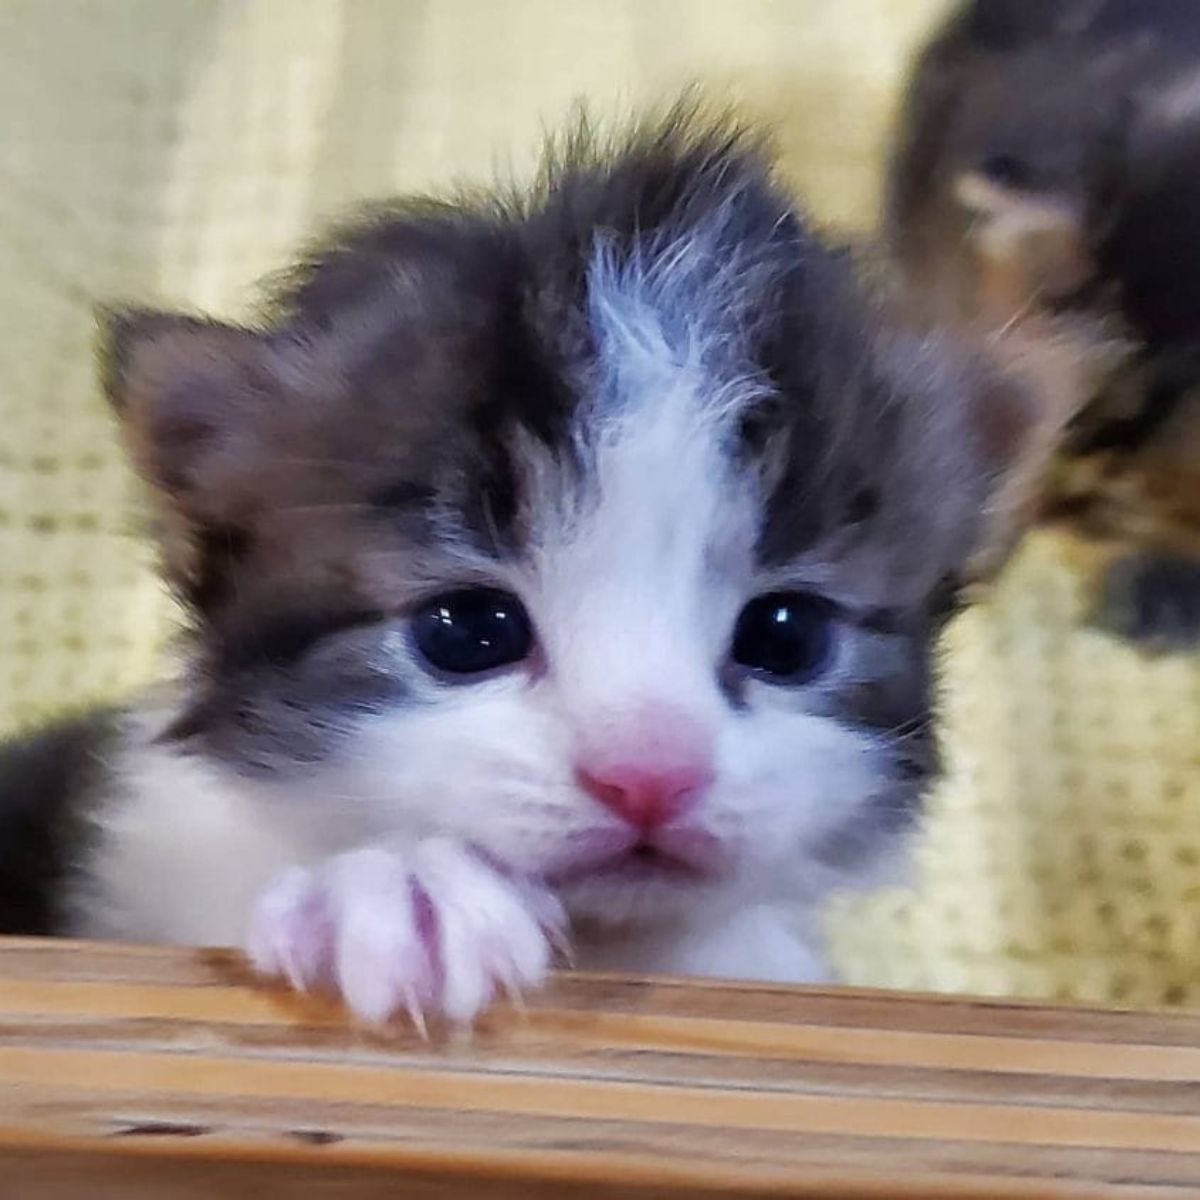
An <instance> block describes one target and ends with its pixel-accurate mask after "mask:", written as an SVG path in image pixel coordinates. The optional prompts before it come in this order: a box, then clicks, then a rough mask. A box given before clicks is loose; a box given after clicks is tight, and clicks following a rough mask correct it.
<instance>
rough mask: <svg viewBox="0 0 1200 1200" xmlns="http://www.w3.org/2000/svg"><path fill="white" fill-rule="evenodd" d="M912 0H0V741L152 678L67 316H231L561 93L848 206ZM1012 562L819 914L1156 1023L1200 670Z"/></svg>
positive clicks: (916, 24)
mask: <svg viewBox="0 0 1200 1200" xmlns="http://www.w3.org/2000/svg"><path fill="white" fill-rule="evenodd" d="M940 9H941V3H940V0H836V3H835V2H833V0H736V2H734V0H723V2H718V0H603V2H601V0H578V2H576V0H503V2H501V0H344V2H339V0H171V2H170V3H164V2H163V0H69V2H66V3H57V4H47V3H45V0H5V3H4V4H3V5H0V379H2V380H3V385H2V387H0V663H2V664H3V668H4V674H3V681H4V687H3V688H2V689H0V726H3V727H11V726H14V725H16V724H19V723H22V722H24V721H27V720H30V719H33V718H36V717H38V716H40V715H42V714H45V713H48V712H52V711H55V710H57V709H60V708H62V707H64V706H69V705H75V704H80V703H84V702H87V701H90V700H95V699H100V698H107V697H110V696H113V695H119V694H121V693H122V692H124V691H126V690H128V689H129V688H131V687H133V686H135V685H137V684H139V683H141V682H142V681H144V680H145V679H147V678H150V677H152V676H153V675H154V674H155V673H156V671H158V670H159V669H160V661H161V648H162V644H163V640H164V637H165V635H166V634H167V632H168V631H169V629H170V628H171V623H172V611H171V608H170V606H169V604H168V603H167V602H166V600H165V598H164V597H163V596H162V594H161V592H160V590H159V588H158V586H157V585H156V583H155V582H154V579H153V576H152V574H151V573H150V570H149V563H150V559H151V555H150V553H149V551H148V549H147V547H146V545H145V544H144V543H143V542H142V541H140V540H139V539H138V538H137V537H136V536H133V534H134V532H135V530H136V517H135V513H136V505H135V504H134V491H133V489H132V488H131V486H130V481H129V479H128V476H127V474H126V472H125V470H124V469H123V467H122V465H121V462H120V458H119V454H118V451H117V448H116V443H115V439H114V437H113V429H112V424H111V421H110V418H109V417H108V415H107V413H106V412H105V411H104V407H103V404H102V403H101V401H100V400H99V398H98V395H97V392H96V387H95V383H94V378H93V371H92V364H91V357H90V338H91V319H90V308H91V306H92V304H93V303H94V302H95V301H96V300H99V299H108V298H113V297H125V298H132V299H142V300H149V301H157V302H161V303H174V304H179V305H183V306H189V307H200V308H209V309H212V310H214V311H217V312H219V313H222V314H225V315H228V316H234V317H235V316H237V315H238V313H239V311H240V310H242V309H243V308H244V307H245V306H246V305H247V304H248V303H249V302H250V301H251V300H252V298H253V294H254V293H253V285H254V281H255V280H256V278H258V277H259V276H260V275H262V274H263V273H265V272H267V271H270V270H272V269H274V268H276V267H278V266H280V265H281V264H283V263H284V262H285V261H286V259H287V256H288V253H289V251H290V250H291V249H292V248H293V247H294V246H295V245H296V243H297V241H298V240H299V239H300V238H301V237H302V236H303V235H304V234H305V233H306V232H308V231H309V230H311V229H312V228H313V226H314V224H315V223H316V222H317V221H318V220H319V218H320V217H321V216H323V215H325V214H329V213H332V212H336V211H337V210H338V209H339V208H340V207H342V206H343V205H345V204H346V203H347V202H350V201H352V200H354V199H356V198H358V197H362V196H371V195H382V194H387V193H389V192H394V191H398V190H407V189H412V188H423V187H436V186H438V185H441V184H444V183H445V182H446V181H447V180H450V179H454V178H461V177H470V178H475V179H478V178H479V177H480V176H481V175H482V176H485V177H486V176H487V175H488V174H490V173H491V172H492V171H493V170H495V169H497V168H499V169H502V170H515V171H516V172H518V173H520V172H523V171H525V170H527V169H528V167H529V165H530V162H531V159H532V157H533V154H534V152H535V150H536V147H537V144H538V141H539V138H540V136H541V131H542V130H543V128H546V127H553V126H554V125H555V124H556V123H558V122H559V121H561V119H562V116H563V114H564V112H565V111H566V110H567V108H568V106H569V104H570V103H571V102H572V101H573V100H575V99H576V98H578V97H580V96H585V97H588V98H589V99H591V101H592V102H593V103H594V105H595V107H596V108H597V109H598V110H599V111H601V112H611V111H614V110H618V109H629V108H632V107H634V106H636V104H637V103H638V102H639V101H642V100H646V99H651V100H659V99H662V98H664V97H669V96H670V94H671V93H672V92H674V91H676V90H677V89H679V88H680V87H681V86H683V85H684V84H687V83H689V82H691V81H698V82H700V83H701V84H703V85H705V86H706V88H707V89H708V90H709V91H710V92H711V93H712V94H713V95H715V96H718V97H722V96H728V97H732V98H734V99H736V100H738V101H739V102H740V103H741V104H742V105H743V106H744V107H745V108H746V109H748V110H749V111H750V112H751V113H758V114H761V115H763V116H766V117H768V118H771V119H774V120H775V121H777V122H778V123H779V128H780V132H781V141H782V145H783V149H784V151H785V154H786V167H787V170H788V171H789V172H790V173H791V175H792V177H793V178H794V179H795V181H796V183H797V184H798V185H799V186H800V187H801V188H802V189H803V190H804V191H805V192H806V194H807V196H808V197H809V200H810V202H811V204H812V206H813V208H814V210H815V211H816V213H817V214H818V215H820V216H821V217H822V218H823V219H826V220H829V221H831V222H834V223H838V224H841V225H844V226H854V225H861V224H864V223H866V222H869V221H870V220H871V219H872V217H873V214H874V210H875V202H876V189H877V183H878V174H879V172H878V166H879V158H880V150H881V147H882V145H883V143H884V137H885V129H886V119H887V115H888V112H889V109H890V105H891V102H892V98H893V96H894V91H895V86H896V82H897V79H898V74H899V72H900V70H901V67H902V64H903V62H904V60H905V58H906V56H907V54H908V53H909V51H910V49H911V47H912V45H913V44H914V42H915V40H916V39H917V38H918V37H919V36H920V34H921V33H922V32H923V31H924V29H925V28H927V27H928V25H929V24H930V23H931V22H932V20H933V19H934V18H935V16H936V14H937V12H938V11H939V10H940ZM1079 604H1080V598H1079V584H1078V575H1077V573H1076V572H1075V570H1074V568H1073V564H1072V561H1071V555H1070V553H1069V552H1068V551H1067V550H1066V549H1065V548H1064V547H1063V546H1061V545H1059V544H1057V543H1056V542H1054V541H1053V540H1051V539H1046V538H1042V539H1038V540H1035V541H1034V543H1033V544H1031V545H1030V546H1029V547H1028V548H1027V549H1026V551H1025V553H1024V554H1023V555H1022V557H1021V558H1020V560H1019V561H1018V562H1017V564H1016V565H1015V567H1014V569H1013V570H1012V571H1011V572H1010V573H1009V575H1008V576H1007V577H1006V579H1005V581H1004V584H1003V586H1002V588H1001V590H1000V592H999V593H998V595H997V597H996V599H995V601H994V602H992V603H991V604H989V605H988V606H986V607H984V608H982V609H980V610H979V611H977V612H974V613H972V614H970V615H969V616H967V617H966V618H965V619H963V620H962V621H960V622H959V623H958V624H957V625H956V626H955V628H954V629H953V630H952V632H951V635H950V637H949V639H948V657H947V666H946V704H945V716H946V744H947V751H948V756H949V762H950V768H951V770H950V775H949V778H948V779H947V780H946V782H945V783H944V784H943V785H942V786H941V787H940V788H939V789H938V790H937V793H936V795H935V797H934V801H933V808H932V816H931V819H930V822H929V825H928V829H927V831H926V832H925V834H924V835H923V836H922V837H921V839H920V840H919V844H918V847H917V873H916V875H915V877H914V880H913V883H912V886H911V887H910V888H908V889H906V890H891V891H888V892H885V893H881V894H876V895H873V896H869V897H867V898H866V899H861V898H860V899H857V900H847V901H845V902H842V903H840V904H838V905H836V906H835V908H834V911H833V913H832V914H831V928H832V931H833V936H834V945H835V949H836V953H837V958H838V961H839V963H840V964H841V966H842V968H843V970H844V971H845V972H846V973H847V974H848V975H849V976H850V978H852V979H854V980H857V981H860V982H863V983H888V984H900V985H906V986H914V987H936V988H968V989H972V990H977V991H978V990H983V991H989V992H1021V993H1032V994H1053V993H1061V994H1063V995H1075V996H1086V997H1099V998H1105V997H1116V998H1121V999H1127V1000H1131V1001H1138V1002H1146V1001H1158V1000H1181V999H1186V998H1188V997H1189V996H1190V995H1191V990H1192V989H1194V988H1196V986H1197V974H1196V972H1195V970H1194V969H1193V965H1192V964H1193V963H1194V962H1196V961H1197V955H1196V948H1197V945H1198V938H1197V930H1196V923H1197V920H1198V917H1200V903H1198V902H1197V899H1196V897H1195V896H1194V895H1193V894H1192V893H1193V890H1194V887H1195V883H1194V881H1195V880H1196V879H1197V878H1198V876H1197V872H1198V870H1200V867H1198V862H1200V794H1198V793H1200V773H1198V772H1197V771H1196V770H1195V765H1194V758H1195V754H1196V749H1195V748H1196V747H1197V745H1198V741H1197V726H1198V724H1200V671H1198V669H1197V668H1196V667H1195V666H1193V664H1191V663H1184V662H1178V661H1177V662H1172V663H1163V664H1154V665H1147V664H1144V663H1142V662H1139V661H1138V660H1137V659H1136V658H1135V657H1134V656H1133V655H1131V654H1130V653H1129V652H1127V651H1125V650H1123V649H1121V648H1119V647H1114V646H1113V645H1111V644H1109V643H1107V642H1105V641H1103V640H1102V639H1101V638H1099V637H1097V636H1096V635H1093V634H1089V633H1087V632H1083V631H1081V630H1080V629H1079V628H1078V612H1079Z"/></svg>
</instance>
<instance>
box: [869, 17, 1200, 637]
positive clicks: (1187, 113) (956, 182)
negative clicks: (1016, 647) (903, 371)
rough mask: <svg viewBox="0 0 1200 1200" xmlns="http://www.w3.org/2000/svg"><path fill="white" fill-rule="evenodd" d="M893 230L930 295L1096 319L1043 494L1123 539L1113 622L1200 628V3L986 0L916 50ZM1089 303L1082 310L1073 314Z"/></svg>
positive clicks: (1101, 610) (1165, 632)
mask: <svg viewBox="0 0 1200 1200" xmlns="http://www.w3.org/2000/svg"><path fill="white" fill-rule="evenodd" d="M887 223H888V235H889V242H890V245H891V248H892V250H893V251H894V253H895V256H896V258H897V260H898V262H899V264H900V267H901V274H902V278H903V286H904V299H905V302H906V304H907V305H908V306H909V307H910V308H911V309H912V310H914V311H916V312H918V313H919V314H920V315H921V316H922V317H924V318H926V319H933V320H942V321H945V320H949V321H966V322H969V323H972V324H982V325H985V326H992V327H1003V326H1004V325H1006V324H1007V323H1009V322H1011V321H1013V320H1017V319H1020V320H1022V321H1023V322H1024V321H1026V320H1027V319H1028V318H1029V316H1030V315H1031V314H1034V315H1038V314H1043V315H1044V314H1054V315H1055V316H1056V317H1057V318H1058V319H1059V323H1058V324H1057V325H1056V326H1054V327H1055V328H1057V329H1059V330H1060V331H1061V330H1062V329H1063V328H1073V329H1074V330H1075V331H1076V332H1079V331H1081V330H1082V331H1084V333H1085V336H1087V337H1089V338H1090V339H1091V340H1092V346H1093V351H1092V352H1093V353H1094V355H1095V356H1096V363H1097V367H1098V370H1099V378H1100V379H1101V381H1102V382H1101V383H1100V386H1098V387H1097V388H1096V389H1095V391H1094V392H1093V393H1090V394H1087V395H1084V396H1081V397H1079V400H1080V409H1081V411H1080V412H1079V413H1078V415H1077V416H1076V418H1075V419H1074V421H1073V422H1072V423H1071V424H1070V426H1069V428H1068V429H1067V430H1066V431H1065V432H1064V436H1063V439H1062V445H1061V447H1060V452H1059V454H1058V458H1057V463H1056V465H1055V468H1054V469H1053V470H1052V471H1051V472H1050V475H1049V478H1048V480H1047V482H1046V484H1045V487H1044V490H1043V498H1042V504H1041V506H1040V511H1039V513H1038V514H1037V515H1038V516H1039V517H1040V518H1042V519H1044V520H1053V521H1063V522H1067V523H1068V524H1069V525H1070V526H1071V527H1072V528H1074V529H1076V530H1078V531H1081V532H1083V533H1084V534H1086V535H1087V536H1089V537H1093V538H1096V539H1097V540H1098V541H1099V542H1100V543H1102V544H1103V545H1104V546H1105V547H1106V549H1107V550H1109V551H1110V552H1111V553H1110V554H1109V555H1106V556H1105V557H1106V561H1107V567H1106V570H1105V572H1104V575H1103V578H1102V579H1101V580H1099V582H1098V588H1097V605H1096V610H1095V617H1096V620H1097V622H1098V623H1100V624H1101V625H1103V626H1104V627H1106V628H1108V629H1110V630H1112V631H1113V632H1116V633H1118V634H1120V635H1122V636H1125V637H1128V638H1131V639H1133V640H1135V641H1137V642H1139V643H1140V644H1142V645H1144V646H1146V647H1148V648H1154V649H1179V648H1190V647H1193V646H1194V645H1195V644H1196V642H1197V640H1198V639H1200V4H1197V3H1195V2H1194V0H972V2H970V3H966V4H962V5H960V6H959V7H957V8H956V9H955V10H954V11H953V13H952V14H951V15H950V17H949V19H948V20H947V21H946V22H945V23H944V24H943V26H942V27H941V28H940V29H939V30H938V31H937V33H936V35H935V36H934V38H933V39H932V40H931V41H930V43H929V44H928V45H927V46H926V47H925V49H924V50H923V52H922V53H921V54H920V56H919V57H918V59H917V62H916V64H915V68H914V71H913V75H912V79H911V83H910V87H909V91H908V95H907V98H906V102H905V104H904V108H903V111H902V116H901V121H900V128H899V136H898V139H897V146H896V151H895V156H894V159H893V162H892V169H891V177H890V189H889V199H888V211H887ZM1063 320H1066V321H1067V322H1074V324H1073V326H1072V325H1066V326H1064V324H1063V323H1062V322H1063Z"/></svg>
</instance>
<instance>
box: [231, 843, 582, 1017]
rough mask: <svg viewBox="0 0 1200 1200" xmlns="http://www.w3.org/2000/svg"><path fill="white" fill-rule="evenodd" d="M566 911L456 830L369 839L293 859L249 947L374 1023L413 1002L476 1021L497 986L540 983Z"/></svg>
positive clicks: (275, 971) (260, 962)
mask: <svg viewBox="0 0 1200 1200" xmlns="http://www.w3.org/2000/svg"><path fill="white" fill-rule="evenodd" d="M565 929H566V918H565V916H564V914H563V910H562V907H561V905H560V904H559V903H558V900H557V899H556V898H555V897H554V896H553V895H551V894H550V893H549V892H547V891H545V890H544V889H543V888H541V887H540V886H539V885H537V884H535V883H532V882H530V881H528V880H520V881H515V880H512V879H510V878H508V877H507V876H505V875H503V874H501V873H500V872H499V871H497V870H495V869H494V868H493V867H491V866H489V865H488V864H486V863H485V862H483V861H482V860H481V859H480V858H478V857H477V856H476V855H474V854H472V853H471V851H470V850H468V849H467V848H466V847H464V846H462V845H459V844H458V843H456V842H452V841H448V840H430V841H426V842H421V843H418V844H416V845H415V846H413V847H411V848H406V849H393V848H391V847H369V848H366V849H362V850H355V851H351V852H349V853H347V854H341V855H338V856H336V857H335V858H331V859H329V860H328V861H326V862H324V863H322V864H320V865H319V866H317V867H314V868H310V869H300V868H297V869H294V870H292V871H289V872H287V873H286V874H285V875H283V876H281V877H280V878H279V879H278V880H276V881H275V883H273V884H272V885H271V886H270V887H268V888H267V890H266V891H265V892H264V893H263V894H262V895H261V896H260V898H259V900H258V903H257V905H256V907H255V911H254V914H253V918H252V920H251V926H250V934H249V938H248V942H247V949H248V953H249V956H250V959H251V961H252V963H253V964H254V966H255V968H256V969H257V970H258V971H260V972H261V973H263V974H265V975H273V976H282V977H283V978H285V979H287V980H288V981H289V982H290V983H291V984H292V985H293V986H294V987H296V988H298V989H307V988H310V987H318V986H323V987H331V988H333V989H334V990H335V991H337V992H338V993H339V994H340V995H341V996H342V998H343V999H344V1000H345V1002H346V1004H347V1005H348V1006H349V1008H350V1009H352V1010H353V1012H354V1013H355V1014H356V1015H357V1016H358V1017H360V1018H362V1019H363V1020H365V1021H368V1022H371V1023H380V1022H384V1021H387V1020H389V1019H390V1018H392V1017H394V1016H395V1015H396V1014H397V1013H399V1012H401V1011H404V1012H407V1013H408V1015H409V1017H410V1018H411V1019H412V1021H413V1024H414V1025H415V1026H416V1028H417V1029H418V1030H419V1031H421V1032H422V1034H424V1030H425V1018H426V1016H427V1015H430V1016H441V1017H445V1018H447V1019H448V1020H450V1021H452V1022H455V1023H460V1024H468V1023H469V1022H471V1021H472V1020H473V1019H474V1018H475V1017H476V1016H477V1015H478V1014H479V1013H480V1012H481V1011H482V1010H483V1009H484V1008H485V1007H486V1006H487V1005H488V1004H489V1003H490V1002H491V1000H492V999H493V998H494V997H495V996H496V995H497V993H499V992H520V991H521V990H522V989H524V988H528V987H531V986H534V985H536V984H537V983H539V982H540V981H541V980H542V979H543V978H544V976H545V974H546V971H547V970H548V968H549V966H550V961H551V958H552V955H553V952H554V949H555V947H556V946H558V945H560V944H562V943H563V942H564V940H565Z"/></svg>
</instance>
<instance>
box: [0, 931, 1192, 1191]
mask: <svg viewBox="0 0 1200 1200" xmlns="http://www.w3.org/2000/svg"><path fill="white" fill-rule="evenodd" d="M1106 1195H1115V1196H1130V1195H1147V1196H1158V1195H1176V1196H1185V1195H1186V1196H1194V1195H1200V1016H1189V1015H1184V1014H1179V1013H1120V1012H1100V1011H1093V1010H1087V1009H1076V1008H1068V1007H1057V1008H1055V1007H1039V1006H1033V1005H1019V1004H998V1003H993V1002H986V1001H970V1000H959V999H947V998H939V997H927V996H925V997H918V996H910V995H893V994H884V993H873V992H855V991H839V990H810V989H797V988H773V987H756V986H743V985H727V984H715V983H707V982H696V981H690V982H680V981H674V980H632V979H621V978H614V977H606V976H590V977H588V976H582V975H580V976H569V975H565V976H561V977H559V978H558V979H556V980H555V981H554V983H553V984H552V985H551V986H550V987H549V988H548V989H547V990H546V991H545V992H544V993H542V994H540V995H538V996H536V997H531V998H530V999H529V1002H528V1006H527V1007H526V1008H524V1009H522V1010H514V1009H512V1008H502V1009H499V1010H497V1011H496V1012H494V1013H492V1014H490V1015H489V1016H488V1017H487V1019H486V1020H485V1021H484V1022H483V1023H482V1024H481V1026H480V1027H479V1029H478V1030H477V1031H476V1033H475V1034H474V1036H473V1037H472V1039H471V1040H470V1041H469V1042H466V1041H464V1040H457V1041H453V1042H450V1043H447V1042H445V1041H443V1042H441V1043H440V1044H429V1043H426V1042H423V1041H422V1040H420V1039H419V1038H417V1037H416V1036H415V1035H414V1034H412V1033H411V1032H409V1031H406V1030H405V1029H404V1028H399V1029H398V1030H397V1031H396V1032H395V1034H394V1035H389V1036H381V1035H379V1034H372V1033H369V1032H363V1031H356V1030H353V1029H351V1028H349V1027H348V1026H347V1025H346V1023H345V1021H344V1020H343V1019H342V1017H341V1015H340V1013H339V1012H338V1011H337V1009H336V1008H334V1007H333V1006H332V1005H329V1004H326V1003H324V1002H321V1001H319V1000H315V999H304V998H296V997H291V996H287V995H284V994H280V993H276V992H273V991H269V990H266V989H263V988H260V987H256V986H254V985H253V984H252V983H250V982H249V981H248V980H247V978H246V976H245V972H244V969H243V968H242V967H241V964H240V962H239V960H238V958H237V956H236V955H234V954H232V953H229V952H225V951H195V950H180V949H173V948H148V947H130V946H116V945H109V944H101V943H95V944H85V943H71V942H50V941H20V940H15V941H3V940H0V1196H3V1197H12V1198H13V1200H48V1198H53V1200H73V1198H74V1197H81V1198H82V1197H87V1200H142V1198H145V1197H155V1198H156V1200H157V1198H163V1197H166V1198H169V1200H200V1198H201V1197H204V1198H206V1200H207V1198H209V1197H214V1196H217V1197H220V1198H221V1200H249V1198H250V1197H270V1198H274V1197H280V1198H283V1197H286V1198H287V1200H332V1198H333V1197H338V1198H339V1200H340V1198H342V1197H346V1198H348V1200H384V1198H385V1197H386V1198H387V1200H397V1198H398V1197H405V1198H408V1197H415V1198H417V1200H420V1198H421V1197H434V1196H436V1197H472V1198H474V1197H480V1198H485V1200H486V1198H491V1197H503V1198H505V1200H518V1198H520V1200H525V1198H529V1200H543V1198H544V1200H551V1198H553V1200H558V1198H559V1197H563V1196H570V1197H571V1200H592V1198H599V1197H617V1196H620V1197H623V1198H624V1197H636V1198H639V1200H640V1198H644V1197H684V1196H702V1197H714V1196H722V1197H735V1196H736V1197H748V1196H821V1197H888V1198H895V1200H902V1198H905V1197H912V1198H914V1200H915V1198H920V1200H934V1198H935V1197H959V1196H962V1197H988V1198H989V1200H990V1198H999V1197H1007V1196H1030V1197H1032V1196H1038V1197H1041V1196H1080V1197H1084V1196H1086V1197H1098V1196H1106Z"/></svg>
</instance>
